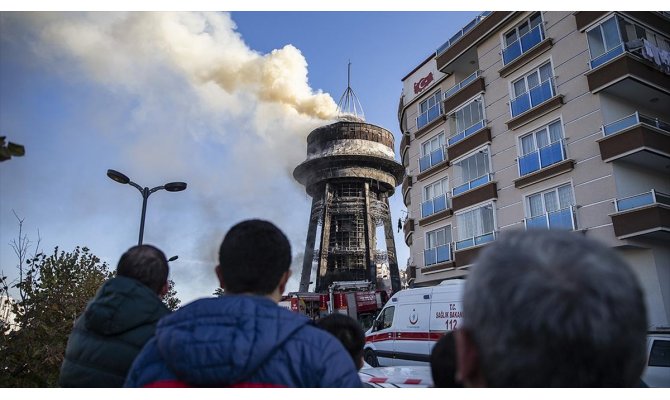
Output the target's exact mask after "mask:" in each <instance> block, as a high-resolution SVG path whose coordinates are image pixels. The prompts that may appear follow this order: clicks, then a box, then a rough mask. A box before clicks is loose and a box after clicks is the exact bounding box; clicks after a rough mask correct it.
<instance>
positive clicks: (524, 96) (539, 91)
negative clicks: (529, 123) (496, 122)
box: [510, 62, 556, 117]
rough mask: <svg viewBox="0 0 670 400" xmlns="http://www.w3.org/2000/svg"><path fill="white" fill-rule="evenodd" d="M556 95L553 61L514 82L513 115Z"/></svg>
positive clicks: (511, 104)
mask: <svg viewBox="0 0 670 400" xmlns="http://www.w3.org/2000/svg"><path fill="white" fill-rule="evenodd" d="M555 95H556V90H555V89H554V78H553V73H552V69H551V63H550V62H546V63H544V64H542V65H541V66H540V67H539V68H537V69H535V70H533V71H531V72H530V73H529V74H526V75H525V76H523V77H521V78H519V79H517V80H516V81H514V82H512V99H513V100H512V102H511V103H510V111H511V113H512V117H516V116H517V115H519V114H521V113H523V112H525V111H528V110H530V109H531V108H533V107H536V106H538V105H539V104H541V103H543V102H545V101H547V100H549V99H550V98H552V97H554V96H555Z"/></svg>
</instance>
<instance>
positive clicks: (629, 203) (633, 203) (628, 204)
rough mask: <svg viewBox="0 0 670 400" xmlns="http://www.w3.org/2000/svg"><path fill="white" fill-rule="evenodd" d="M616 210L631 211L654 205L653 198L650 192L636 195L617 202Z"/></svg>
mask: <svg viewBox="0 0 670 400" xmlns="http://www.w3.org/2000/svg"><path fill="white" fill-rule="evenodd" d="M616 203H617V209H618V210H619V211H625V210H631V209H633V208H638V207H642V206H646V205H649V204H653V203H654V196H653V195H652V193H651V192H647V193H642V194H638V195H637V196H632V197H628V198H625V199H621V200H617V202H616Z"/></svg>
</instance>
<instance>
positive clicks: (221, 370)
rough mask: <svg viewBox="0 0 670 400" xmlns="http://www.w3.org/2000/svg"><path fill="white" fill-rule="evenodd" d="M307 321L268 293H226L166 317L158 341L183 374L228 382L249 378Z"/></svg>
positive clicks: (205, 382)
mask: <svg viewBox="0 0 670 400" xmlns="http://www.w3.org/2000/svg"><path fill="white" fill-rule="evenodd" d="M297 317H298V318H297ZM308 323H309V319H307V318H306V317H299V316H298V315H296V314H295V313H293V312H291V311H288V310H286V309H284V308H281V307H279V306H277V304H276V303H274V302H273V301H272V300H270V299H268V298H265V297H261V296H251V295H224V296H222V297H218V298H209V299H201V300H197V301H195V302H193V303H191V304H188V305H186V306H184V307H182V308H181V309H179V310H178V311H176V312H174V313H173V314H171V315H170V316H168V317H166V318H164V319H162V320H161V321H160V322H159V323H158V326H157V327H156V341H157V346H158V351H159V352H160V354H161V356H162V358H163V360H164V361H165V362H166V364H167V365H168V367H169V368H170V370H172V371H173V372H174V373H175V375H176V376H177V377H178V378H179V379H181V380H184V381H186V382H188V383H190V384H194V385H197V386H227V385H231V384H234V383H237V382H242V381H244V380H246V379H249V378H250V377H251V376H252V375H253V374H254V373H255V372H256V371H257V370H258V368H260V367H261V366H262V365H263V364H264V363H265V362H266V360H268V359H269V358H270V357H271V356H272V355H273V354H274V352H275V350H277V349H279V348H280V347H282V344H283V343H284V342H285V341H286V340H287V339H289V338H290V337H291V335H293V333H295V332H296V331H297V330H299V329H300V328H301V327H302V326H304V325H306V324H308Z"/></svg>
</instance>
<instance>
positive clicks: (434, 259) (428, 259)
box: [423, 243, 454, 267]
mask: <svg viewBox="0 0 670 400" xmlns="http://www.w3.org/2000/svg"><path fill="white" fill-rule="evenodd" d="M453 259H454V257H453V255H452V254H451V243H447V244H445V245H442V246H437V247H433V248H432V249H427V250H424V251H423V265H424V266H426V267H428V266H430V265H435V264H441V263H445V262H450V261H453Z"/></svg>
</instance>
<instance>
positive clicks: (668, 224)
mask: <svg viewBox="0 0 670 400" xmlns="http://www.w3.org/2000/svg"><path fill="white" fill-rule="evenodd" d="M614 208H615V210H616V212H615V213H614V214H612V216H611V217H612V225H613V226H614V234H615V235H616V237H618V238H619V239H626V238H630V237H645V238H655V239H664V240H670V195H668V194H665V193H660V192H657V191H656V190H654V189H652V190H650V191H648V192H644V193H640V194H637V195H634V196H629V197H624V198H622V199H617V200H616V201H615V202H614Z"/></svg>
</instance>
